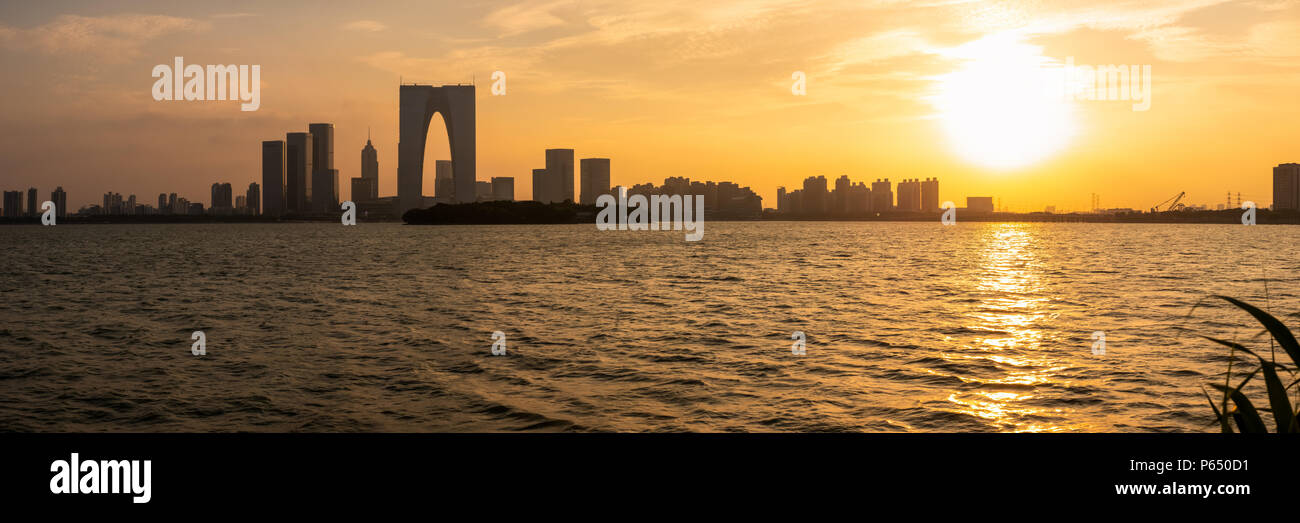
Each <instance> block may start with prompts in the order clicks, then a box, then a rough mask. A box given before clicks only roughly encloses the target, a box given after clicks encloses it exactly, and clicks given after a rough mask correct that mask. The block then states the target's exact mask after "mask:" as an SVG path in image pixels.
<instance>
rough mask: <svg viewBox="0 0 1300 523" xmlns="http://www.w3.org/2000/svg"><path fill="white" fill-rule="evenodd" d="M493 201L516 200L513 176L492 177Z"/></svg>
mask: <svg viewBox="0 0 1300 523" xmlns="http://www.w3.org/2000/svg"><path fill="white" fill-rule="evenodd" d="M492 199H493V200H505V201H511V202H512V201H514V200H515V179H514V177H511V176H493V177H492Z"/></svg>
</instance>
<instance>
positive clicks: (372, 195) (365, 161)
mask: <svg viewBox="0 0 1300 523" xmlns="http://www.w3.org/2000/svg"><path fill="white" fill-rule="evenodd" d="M361 177H362V178H365V179H366V180H369V182H368V185H367V186H363V187H362V188H363V189H364V188H367V187H368V188H369V192H367V193H364V194H357V193H352V199H353V200H354V201H367V200H375V199H378V198H379V152H378V151H376V150H375V146H374V145H371V143H370V136H369V135H367V136H366V146H365V148H363V149H361ZM354 185H355V184H354ZM437 188H438V187H437V184H436V183H435V184H434V190H435V191H436V190H437ZM434 196H437V193H434Z"/></svg>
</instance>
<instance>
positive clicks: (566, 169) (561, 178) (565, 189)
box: [546, 149, 577, 202]
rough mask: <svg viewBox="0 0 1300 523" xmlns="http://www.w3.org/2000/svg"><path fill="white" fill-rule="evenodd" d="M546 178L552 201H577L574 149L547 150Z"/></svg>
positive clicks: (548, 192)
mask: <svg viewBox="0 0 1300 523" xmlns="http://www.w3.org/2000/svg"><path fill="white" fill-rule="evenodd" d="M546 178H547V179H548V181H549V182H550V183H549V184H548V189H547V194H549V195H550V197H551V201H553V202H563V201H577V200H576V199H575V198H574V197H573V149H547V150H546Z"/></svg>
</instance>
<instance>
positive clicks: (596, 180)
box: [578, 158, 609, 205]
mask: <svg viewBox="0 0 1300 523" xmlns="http://www.w3.org/2000/svg"><path fill="white" fill-rule="evenodd" d="M578 167H579V175H578V177H579V179H580V180H581V183H580V185H579V187H578V190H579V191H582V192H581V193H579V194H578V198H581V202H580V203H582V204H583V205H595V204H596V198H599V197H600V195H602V194H609V158H583V159H581V160H579V161H578Z"/></svg>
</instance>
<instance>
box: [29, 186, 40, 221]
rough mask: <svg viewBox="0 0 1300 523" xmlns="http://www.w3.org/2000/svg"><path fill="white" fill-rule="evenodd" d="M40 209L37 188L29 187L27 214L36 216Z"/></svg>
mask: <svg viewBox="0 0 1300 523" xmlns="http://www.w3.org/2000/svg"><path fill="white" fill-rule="evenodd" d="M38 212H40V209H37V208H36V188H35V187H32V188H30V189H27V215H28V216H36V213H38Z"/></svg>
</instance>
